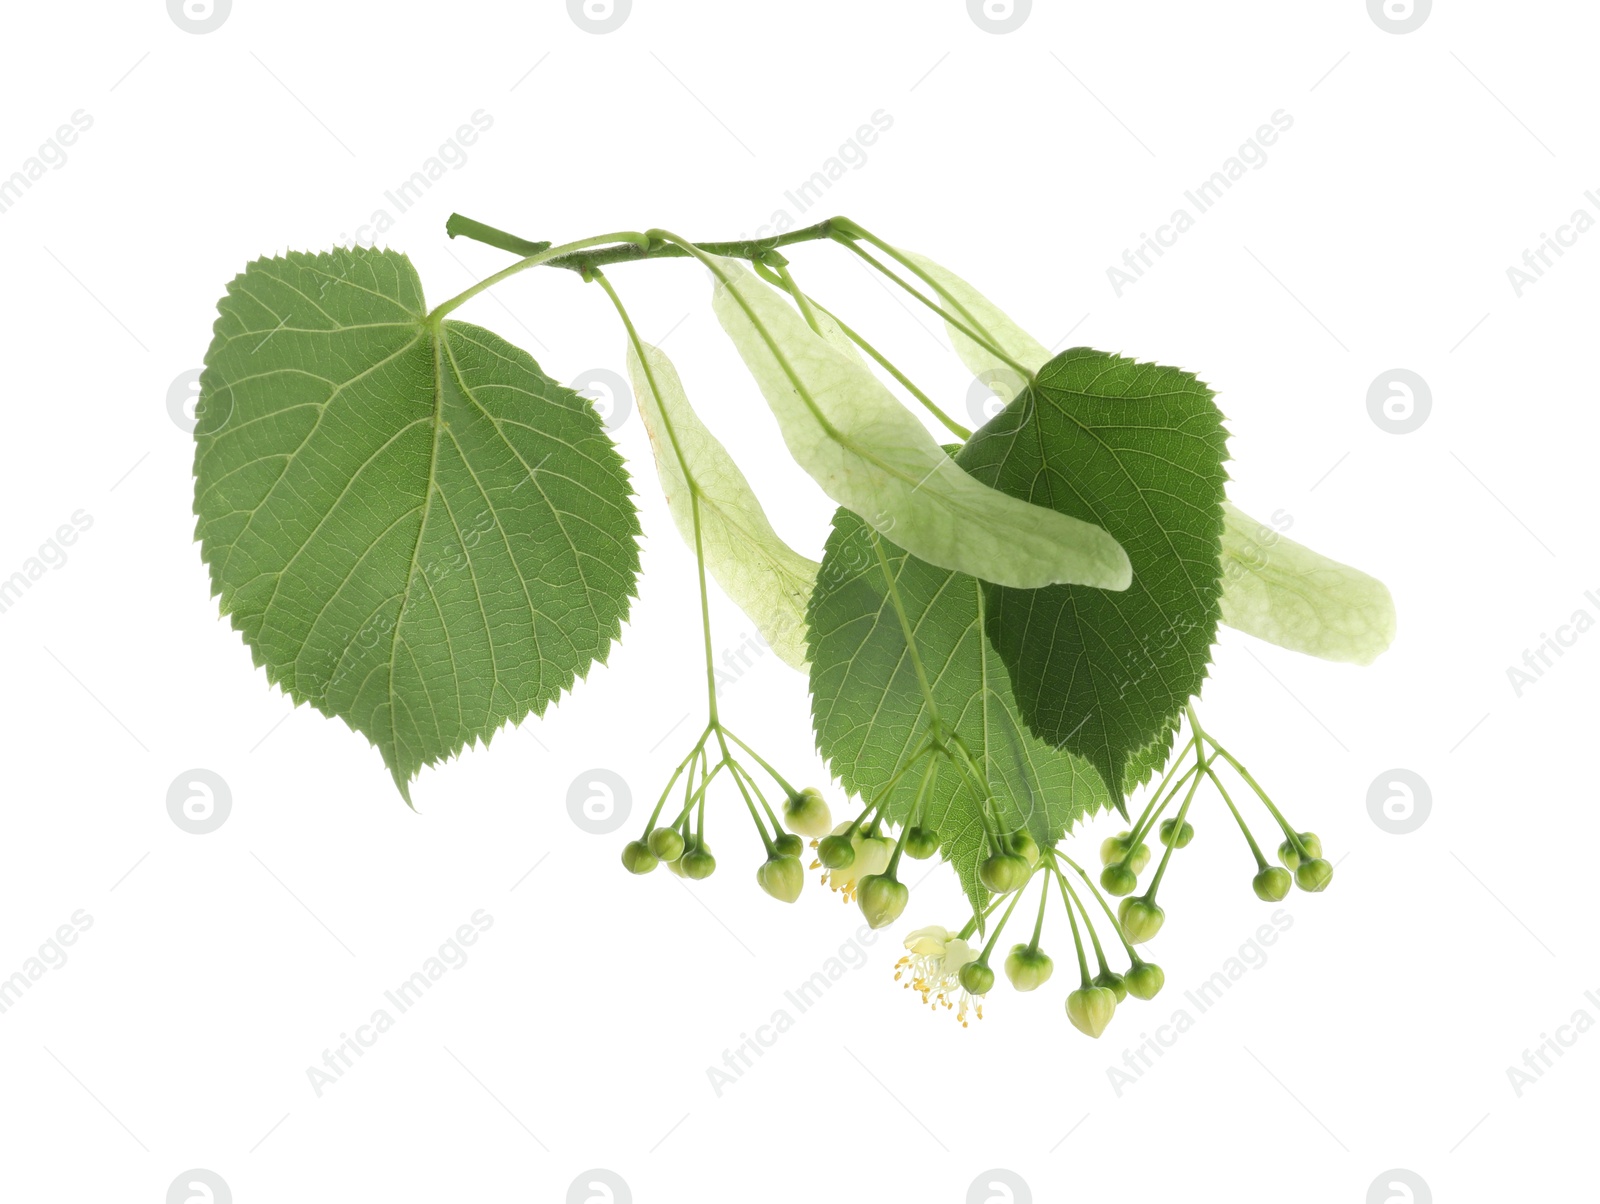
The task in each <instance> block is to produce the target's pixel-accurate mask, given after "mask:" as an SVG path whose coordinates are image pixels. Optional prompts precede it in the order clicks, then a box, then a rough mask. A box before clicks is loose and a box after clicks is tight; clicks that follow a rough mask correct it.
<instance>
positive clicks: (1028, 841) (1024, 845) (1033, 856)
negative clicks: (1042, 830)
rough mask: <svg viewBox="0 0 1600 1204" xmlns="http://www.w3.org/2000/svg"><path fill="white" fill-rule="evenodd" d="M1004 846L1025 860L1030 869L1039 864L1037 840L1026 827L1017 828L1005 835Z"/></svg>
mask: <svg viewBox="0 0 1600 1204" xmlns="http://www.w3.org/2000/svg"><path fill="white" fill-rule="evenodd" d="M1006 848H1008V849H1010V850H1011V851H1012V852H1013V853H1015V854H1016V855H1017V856H1018V857H1021V858H1022V859H1023V860H1024V861H1026V862H1027V863H1028V868H1029V869H1030V870H1031V869H1032V868H1033V867H1034V866H1036V865H1038V864H1039V842H1038V841H1036V840H1035V839H1034V838H1033V833H1032V832H1030V831H1028V829H1026V828H1018V829H1017V830H1016V831H1015V832H1013V833H1012V834H1011V835H1010V836H1008V837H1006Z"/></svg>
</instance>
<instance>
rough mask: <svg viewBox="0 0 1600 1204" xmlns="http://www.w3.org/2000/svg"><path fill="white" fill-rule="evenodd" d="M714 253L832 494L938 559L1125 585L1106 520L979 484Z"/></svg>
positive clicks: (858, 370)
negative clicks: (1102, 522) (1098, 522)
mask: <svg viewBox="0 0 1600 1204" xmlns="http://www.w3.org/2000/svg"><path fill="white" fill-rule="evenodd" d="M714 262H715V263H716V264H717V266H718V270H719V272H720V273H721V276H722V280H721V281H720V282H719V283H718V285H717V287H716V291H715V296H714V299H713V307H714V308H715V310H716V314H717V317H718V319H719V320H720V321H721V322H722V325H723V328H724V329H725V330H726V331H727V332H728V335H729V337H730V338H731V339H732V340H733V342H734V345H735V346H736V347H737V348H738V350H739V354H740V355H741V356H742V357H743V358H744V361H745V365H746V366H747V367H748V368H749V369H750V371H751V373H752V374H753V375H754V376H755V378H756V382H757V384H758V385H760V387H761V392H762V394H763V395H764V396H765V397H766V399H767V404H768V405H769V406H770V407H771V408H772V412H773V413H774V414H775V415H776V416H777V419H778V426H779V429H780V430H781V431H782V433H783V439H784V442H785V443H786V444H787V445H788V448H789V452H790V454H791V455H793V456H794V458H795V460H796V462H798V463H799V465H800V466H801V467H802V468H803V469H805V470H806V472H807V473H809V474H810V475H811V477H812V479H813V480H815V481H816V482H817V484H818V485H820V486H821V487H822V490H823V492H824V493H826V494H827V495H828V496H829V497H830V498H832V499H833V500H834V501H836V502H838V503H839V504H840V505H842V506H845V507H847V508H848V509H850V510H853V511H854V512H855V513H856V514H858V515H860V516H861V517H862V518H863V519H865V520H866V521H867V522H868V523H870V524H871V525H872V526H873V527H874V528H875V529H876V530H878V531H880V532H881V533H883V534H885V535H888V536H890V537H891V538H893V539H894V540H895V541H896V543H898V544H899V545H900V546H902V547H904V548H907V549H909V550H911V551H912V552H913V553H914V554H915V555H917V556H918V557H920V558H921V559H923V560H926V561H928V562H929V563H930V564H936V565H938V566H939V567H941V568H946V569H954V570H957V571H960V572H967V573H971V574H973V575H974V576H978V577H982V578H983V579H985V580H987V581H1000V582H1005V583H1008V584H1011V585H1015V586H1018V587H1022V588H1031V587H1034V586H1040V585H1047V584H1050V583H1052V582H1059V581H1074V582H1081V583H1084V584H1090V585H1096V586H1100V587H1102V588H1106V589H1123V588H1125V587H1126V586H1127V584H1128V573H1129V570H1128V561H1127V557H1126V556H1125V555H1124V553H1123V551H1122V549H1121V548H1120V547H1118V546H1117V543H1116V541H1115V539H1113V538H1112V537H1111V536H1109V535H1107V534H1106V532H1105V531H1103V530H1101V529H1100V528H1099V527H1097V526H1095V525H1094V524H1092V523H1090V522H1087V521H1083V520H1080V519H1078V518H1077V517H1075V516H1069V515H1064V514H1060V513H1057V512H1054V511H1052V510H1048V509H1045V508H1043V507H1040V506H1030V505H1027V504H1025V503H1023V502H1019V501H1018V500H1017V499H1016V498H1015V497H1008V496H1006V495H1005V494H1003V493H999V492H996V491H995V490H993V489H988V488H985V487H984V486H983V485H980V484H979V483H978V482H977V481H975V480H973V479H972V478H971V477H970V476H968V475H967V474H966V473H965V472H963V471H961V469H959V468H957V467H956V465H955V464H954V462H952V461H951V459H950V457H949V456H948V455H946V454H945V453H944V451H943V450H942V449H941V448H940V446H939V444H938V443H937V442H935V441H934V438H933V436H932V435H931V434H929V433H928V430H927V428H926V427H924V426H923V425H922V423H921V421H920V420H918V419H917V418H916V417H915V416H914V415H913V414H911V413H910V412H909V411H908V410H907V409H906V408H905V407H904V406H902V405H901V404H900V403H899V402H898V401H897V400H896V399H895V397H894V395H893V394H892V393H890V392H889V390H888V388H887V387H886V386H885V385H884V384H883V382H882V381H880V380H879V379H878V378H877V377H876V376H874V375H873V374H872V373H871V372H870V371H869V370H868V369H867V368H866V366H865V365H864V364H862V363H861V361H860V360H859V359H855V358H852V357H851V356H849V355H846V354H844V353H843V352H841V351H840V350H838V348H837V347H835V346H834V345H833V344H832V343H831V342H830V341H829V340H828V339H827V338H825V337H824V336H822V335H819V334H817V333H816V332H814V331H813V330H812V329H811V328H810V327H809V326H807V325H806V323H805V320H804V319H803V318H802V317H801V316H800V315H799V314H798V313H797V312H796V311H795V310H794V308H793V307H792V306H791V305H790V304H789V303H788V301H787V300H786V299H785V298H784V297H783V296H781V295H780V294H779V293H777V292H776V291H775V290H773V289H772V288H770V287H768V286H767V285H765V284H763V283H762V282H761V281H760V280H758V279H756V278H755V277H754V276H753V275H751V274H750V273H749V272H748V271H746V270H745V268H744V267H743V266H742V265H741V264H739V263H738V262H737V261H735V260H731V259H716V260H715V261H714Z"/></svg>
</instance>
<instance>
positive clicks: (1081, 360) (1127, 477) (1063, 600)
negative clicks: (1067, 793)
mask: <svg viewBox="0 0 1600 1204" xmlns="http://www.w3.org/2000/svg"><path fill="white" fill-rule="evenodd" d="M1225 445H1226V433H1225V432H1224V430H1223V427H1222V415H1221V414H1220V413H1219V412H1218V410H1217V408H1216V405H1215V404H1214V403H1213V402H1212V400H1211V390H1210V389H1208V388H1207V387H1206V386H1205V385H1204V384H1202V383H1201V382H1200V381H1198V380H1196V379H1195V378H1194V377H1193V376H1191V375H1190V374H1189V373H1187V372H1181V371H1179V370H1178V369H1176V368H1163V367H1158V366H1156V365H1153V364H1140V363H1136V362H1135V361H1133V360H1129V359H1123V358H1121V357H1119V356H1115V355H1108V354H1106V353H1105V352H1102V351H1094V350H1091V349H1089V348H1086V347H1079V348H1074V349H1072V350H1070V351H1064V352H1062V353H1061V354H1060V355H1058V356H1056V357H1055V358H1054V359H1052V360H1051V361H1050V362H1049V363H1047V364H1045V365H1044V366H1043V367H1042V368H1041V369H1039V372H1038V374H1037V383H1036V384H1034V385H1033V386H1032V387H1030V388H1029V389H1027V390H1026V391H1025V392H1023V393H1022V394H1021V395H1019V396H1018V397H1017V398H1015V399H1014V400H1013V401H1012V402H1011V403H1010V404H1009V405H1008V406H1007V407H1006V408H1005V409H1004V410H1002V411H1001V412H1000V413H999V414H997V415H995V417H994V418H993V419H991V420H990V421H989V423H988V424H986V425H985V426H984V427H983V428H982V429H981V430H979V431H978V432H977V433H976V434H975V435H974V436H973V437H972V439H971V441H970V442H969V443H968V444H967V446H966V447H965V448H964V449H963V450H962V453H961V456H960V460H961V463H962V466H963V467H965V468H966V469H967V471H968V472H970V473H972V474H973V475H974V476H975V477H977V478H978V479H979V480H981V481H984V482H986V483H988V484H991V485H994V486H995V487H996V488H997V489H1001V490H1004V491H1005V492H1007V493H1010V494H1013V495H1015V496H1017V497H1020V498H1025V499H1027V500H1029V501H1032V502H1037V503H1040V504H1042V505H1048V506H1051V507H1053V508H1055V509H1057V510H1060V511H1062V512H1063V513H1066V514H1071V515H1073V516H1075V517H1078V518H1082V519H1084V520H1085V521H1087V522H1092V523H1096V524H1098V525H1100V526H1102V527H1104V528H1105V529H1106V530H1107V531H1109V532H1110V533H1111V534H1112V536H1113V537H1115V538H1116V539H1117V540H1118V541H1119V542H1120V543H1121V544H1122V546H1123V547H1124V548H1126V549H1127V551H1128V556H1129V558H1130V559H1131V560H1132V562H1133V584H1132V586H1130V587H1129V588H1128V589H1127V590H1125V591H1123V592H1121V593H1111V592H1108V591H1105V590H1095V589H1085V588H1083V587H1081V586H1069V585H1060V586H1051V587H1049V588H1048V589H1041V590H1026V591H1024V590H1015V589H1006V588H1002V587H991V588H990V589H989V590H988V591H987V592H988V597H989V601H990V605H989V614H988V630H989V635H990V638H991V639H992V640H993V641H994V646H995V648H996V650H998V652H999V653H1000V656H1001V657H1002V659H1004V661H1005V663H1006V667H1007V668H1008V669H1009V670H1010V672H1011V682H1012V685H1013V687H1014V688H1015V690H1016V695H1017V702H1018V706H1019V708H1020V709H1021V712H1022V715H1023V718H1024V719H1026V720H1027V723H1028V726H1029V728H1030V729H1032V731H1033V732H1034V733H1035V734H1036V735H1038V736H1039V737H1040V738H1042V739H1043V740H1045V741H1047V742H1048V743H1050V744H1052V745H1055V746H1056V747H1059V748H1066V749H1069V750H1071V751H1073V752H1076V753H1079V754H1081V755H1082V756H1084V757H1086V758H1088V760H1089V761H1090V762H1091V763H1092V764H1093V765H1094V767H1095V768H1096V769H1097V770H1099V771H1100V774H1101V776H1102V777H1103V778H1104V779H1105V781H1106V783H1107V785H1108V786H1109V787H1111V788H1112V789H1113V790H1116V789H1117V788H1118V787H1120V786H1121V785H1122V783H1123V782H1124V775H1125V770H1126V767H1127V765H1128V762H1129V759H1130V758H1132V757H1133V756H1135V755H1136V754H1138V753H1140V751H1141V750H1142V749H1144V748H1145V747H1146V746H1147V745H1149V744H1150V743H1151V742H1152V741H1153V740H1155V739H1156V738H1157V737H1158V736H1159V735H1160V734H1161V733H1162V731H1163V729H1164V728H1166V727H1167V726H1169V725H1170V724H1171V723H1172V722H1173V720H1174V717H1175V716H1176V714H1177V712H1178V711H1179V709H1180V708H1181V707H1182V706H1183V704H1184V703H1185V702H1186V701H1187V700H1188V699H1189V698H1190V696H1191V695H1193V694H1195V693H1197V692H1198V691H1199V689H1200V685H1201V683H1202V681H1204V679H1205V675H1206V670H1207V667H1208V665H1209V661H1210V648H1211V644H1212V642H1213V640H1214V639H1215V636H1216V626H1217V614H1218V605H1217V599H1218V594H1219V593H1220V592H1221V582H1220V579H1219V577H1220V565H1219V556H1220V549H1221V535H1222V499H1223V485H1224V482H1225V480H1226V477H1227V474H1226V473H1225V472H1224V470H1223V467H1222V465H1223V461H1224V459H1225V458H1226V454H1227V453H1226V446H1225Z"/></svg>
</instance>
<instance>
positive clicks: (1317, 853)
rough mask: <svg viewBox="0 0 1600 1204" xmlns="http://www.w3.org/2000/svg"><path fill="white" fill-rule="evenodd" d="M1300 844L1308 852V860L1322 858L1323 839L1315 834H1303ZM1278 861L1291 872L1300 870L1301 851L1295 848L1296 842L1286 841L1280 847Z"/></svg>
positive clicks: (1301, 834)
mask: <svg viewBox="0 0 1600 1204" xmlns="http://www.w3.org/2000/svg"><path fill="white" fill-rule="evenodd" d="M1299 836H1300V844H1301V846H1302V847H1304V849H1305V851H1306V858H1307V859H1312V860H1314V859H1316V858H1318V857H1321V856H1322V838H1321V837H1320V836H1318V835H1317V834H1316V833H1315V832H1301V833H1300V834H1299ZM1278 860H1279V861H1281V862H1283V864H1284V865H1286V866H1287V867H1288V868H1289V869H1290V870H1291V871H1294V870H1297V869H1299V868H1300V861H1301V857H1300V851H1299V849H1296V848H1295V847H1294V841H1292V840H1286V841H1284V842H1283V843H1282V844H1280V845H1279V846H1278Z"/></svg>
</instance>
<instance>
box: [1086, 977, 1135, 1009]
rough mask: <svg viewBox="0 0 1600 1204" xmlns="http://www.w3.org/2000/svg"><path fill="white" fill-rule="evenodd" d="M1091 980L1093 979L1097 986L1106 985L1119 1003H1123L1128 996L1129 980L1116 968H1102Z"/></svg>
mask: <svg viewBox="0 0 1600 1204" xmlns="http://www.w3.org/2000/svg"><path fill="white" fill-rule="evenodd" d="M1090 981H1092V982H1093V983H1094V985H1095V986H1097V987H1104V988H1105V989H1106V990H1108V991H1110V992H1111V993H1112V994H1113V995H1115V996H1116V997H1117V1002H1118V1003H1121V1002H1122V1001H1123V1000H1124V999H1126V998H1127V997H1128V983H1127V980H1126V979H1124V978H1123V977H1122V975H1120V974H1118V973H1117V972H1116V971H1115V970H1102V971H1100V973H1098V974H1096V975H1095V976H1094V978H1093V979H1091V980H1090Z"/></svg>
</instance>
